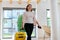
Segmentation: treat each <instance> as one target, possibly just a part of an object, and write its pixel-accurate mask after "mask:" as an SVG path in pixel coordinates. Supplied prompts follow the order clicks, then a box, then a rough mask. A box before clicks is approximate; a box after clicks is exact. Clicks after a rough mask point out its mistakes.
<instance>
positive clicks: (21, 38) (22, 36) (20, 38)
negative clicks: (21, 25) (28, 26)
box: [15, 32, 26, 40]
mask: <svg viewBox="0 0 60 40" xmlns="http://www.w3.org/2000/svg"><path fill="white" fill-rule="evenodd" d="M15 40H26V32H17V33H16V34H15Z"/></svg>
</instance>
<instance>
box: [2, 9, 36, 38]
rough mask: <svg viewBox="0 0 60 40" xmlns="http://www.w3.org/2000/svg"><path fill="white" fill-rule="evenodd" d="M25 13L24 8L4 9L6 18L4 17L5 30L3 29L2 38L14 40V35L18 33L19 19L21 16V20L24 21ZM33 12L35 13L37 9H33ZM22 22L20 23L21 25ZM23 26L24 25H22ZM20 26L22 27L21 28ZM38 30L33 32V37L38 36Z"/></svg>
mask: <svg viewBox="0 0 60 40" xmlns="http://www.w3.org/2000/svg"><path fill="white" fill-rule="evenodd" d="M24 11H25V9H24V8H20V9H18V8H11V9H8V8H6V9H4V13H3V14H4V17H3V28H2V32H3V33H2V34H3V35H2V37H3V38H8V39H9V38H12V35H14V34H15V33H16V32H17V31H18V26H17V25H18V24H17V23H18V17H19V16H20V17H21V18H20V20H21V19H22V15H23V12H24ZM33 12H35V9H33ZM21 22H22V20H21V21H20V23H21ZM21 25H22V24H21ZM21 25H20V26H21ZM35 30H36V28H35V29H34V30H33V33H32V37H35V36H36V31H35Z"/></svg>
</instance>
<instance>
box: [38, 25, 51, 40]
mask: <svg viewBox="0 0 60 40" xmlns="http://www.w3.org/2000/svg"><path fill="white" fill-rule="evenodd" d="M38 31H39V32H38V34H39V35H38V40H50V34H51V31H50V28H48V27H47V26H43V27H42V29H38Z"/></svg>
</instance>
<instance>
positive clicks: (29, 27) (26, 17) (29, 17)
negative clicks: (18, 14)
mask: <svg viewBox="0 0 60 40" xmlns="http://www.w3.org/2000/svg"><path fill="white" fill-rule="evenodd" d="M35 25H36V19H35V13H33V12H32V5H31V4H28V5H27V6H26V12H24V14H23V26H22V28H25V30H26V33H27V36H28V37H27V40H31V34H32V31H33V28H34V26H35Z"/></svg>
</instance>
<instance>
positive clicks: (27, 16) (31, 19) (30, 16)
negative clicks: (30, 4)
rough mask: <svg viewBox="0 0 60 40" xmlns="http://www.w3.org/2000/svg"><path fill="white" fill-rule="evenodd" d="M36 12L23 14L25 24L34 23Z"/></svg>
mask: <svg viewBox="0 0 60 40" xmlns="http://www.w3.org/2000/svg"><path fill="white" fill-rule="evenodd" d="M34 17H35V14H34V12H24V14H23V22H24V23H34Z"/></svg>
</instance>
